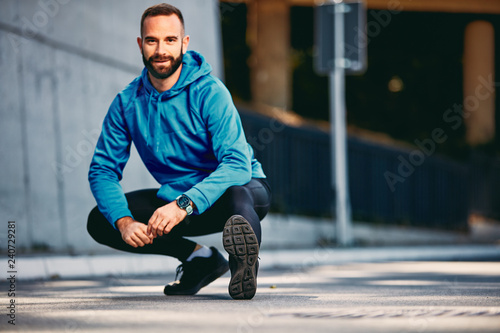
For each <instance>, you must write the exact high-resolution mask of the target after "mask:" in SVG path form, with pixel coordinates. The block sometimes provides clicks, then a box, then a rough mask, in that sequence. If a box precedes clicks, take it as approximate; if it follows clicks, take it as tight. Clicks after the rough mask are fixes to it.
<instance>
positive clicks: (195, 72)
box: [141, 51, 212, 100]
mask: <svg viewBox="0 0 500 333" xmlns="http://www.w3.org/2000/svg"><path fill="white" fill-rule="evenodd" d="M210 72H212V66H210V64H209V63H208V62H206V60H205V58H204V57H203V56H202V55H201V54H200V53H198V52H196V51H187V52H186V53H185V54H184V56H183V58H182V69H181V75H180V76H179V80H177V82H176V83H175V84H174V86H173V87H172V88H170V89H169V90H167V91H164V92H162V93H159V92H158V91H157V90H156V89H155V87H153V85H152V84H151V82H150V81H149V77H148V69H147V68H146V67H144V69H143V70H142V74H141V80H142V84H143V86H144V88H146V91H147V92H148V94H149V95H150V96H151V97H156V98H158V97H161V99H162V100H165V99H166V98H170V97H173V96H175V95H177V94H178V93H180V92H181V91H182V90H184V88H186V87H187V86H189V85H190V84H191V83H193V82H195V81H196V80H198V79H199V78H200V77H202V76H205V75H208V74H210Z"/></svg>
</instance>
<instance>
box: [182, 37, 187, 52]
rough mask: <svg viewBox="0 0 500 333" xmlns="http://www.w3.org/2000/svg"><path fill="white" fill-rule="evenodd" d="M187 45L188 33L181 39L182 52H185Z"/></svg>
mask: <svg viewBox="0 0 500 333" xmlns="http://www.w3.org/2000/svg"><path fill="white" fill-rule="evenodd" d="M188 45H189V35H187V36H184V38H183V39H182V52H183V54H185V53H186V51H187V48H188Z"/></svg>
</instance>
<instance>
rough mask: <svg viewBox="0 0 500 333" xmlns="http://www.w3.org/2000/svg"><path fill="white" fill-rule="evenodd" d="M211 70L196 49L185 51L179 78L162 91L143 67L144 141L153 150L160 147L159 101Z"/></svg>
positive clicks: (175, 94)
mask: <svg viewBox="0 0 500 333" xmlns="http://www.w3.org/2000/svg"><path fill="white" fill-rule="evenodd" d="M211 71H212V66H210V64H209V63H207V62H206V61H205V58H204V57H203V56H202V55H201V54H200V53H198V52H196V51H187V52H186V53H185V54H184V56H183V58H182V69H181V75H180V76H179V79H178V80H177V82H176V83H175V84H174V86H173V87H172V88H170V89H169V90H167V91H164V92H162V93H160V92H158V90H156V88H155V87H154V86H153V85H152V84H151V81H149V77H148V69H147V68H146V67H144V69H143V70H142V74H141V81H142V85H143V87H144V88H145V90H146V95H147V96H146V99H147V123H148V131H147V133H145V134H146V141H147V145H148V146H149V147H153V149H154V150H155V151H158V150H159V147H160V136H161V133H162V130H161V125H160V122H161V110H160V108H162V106H161V103H159V102H161V101H165V100H167V99H172V98H175V96H177V95H178V94H179V93H180V92H182V91H183V90H184V89H185V88H186V87H188V86H189V85H190V84H191V83H193V82H195V81H196V80H198V79H200V78H201V77H203V76H206V75H209V74H210V72H211Z"/></svg>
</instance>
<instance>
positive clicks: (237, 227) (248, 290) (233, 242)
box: [222, 215, 259, 299]
mask: <svg viewBox="0 0 500 333" xmlns="http://www.w3.org/2000/svg"><path fill="white" fill-rule="evenodd" d="M222 239H223V243H224V249H225V250H226V252H227V253H229V256H230V258H232V261H233V262H234V263H235V264H236V269H235V270H234V272H233V271H232V272H231V280H230V282H229V288H228V289H229V295H231V297H232V298H234V299H251V298H253V297H254V295H255V292H256V291H257V276H256V274H255V273H256V272H255V264H256V263H257V260H258V258H259V243H258V241H257V236H256V235H255V232H254V231H253V229H252V227H251V226H250V223H248V221H247V220H245V218H244V217H242V216H240V215H233V216H231V217H230V218H229V220H227V222H226V225H225V226H224V232H223V236H222Z"/></svg>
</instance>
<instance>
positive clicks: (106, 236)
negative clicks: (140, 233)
mask: <svg viewBox="0 0 500 333" xmlns="http://www.w3.org/2000/svg"><path fill="white" fill-rule="evenodd" d="M157 192H158V189H146V190H139V191H134V192H129V193H127V194H125V196H126V198H127V201H128V205H129V209H130V211H131V212H132V215H133V217H134V219H135V220H137V221H139V222H142V223H144V224H147V223H148V221H149V219H150V217H151V215H153V212H154V211H155V210H156V209H157V208H159V207H161V206H163V205H165V204H167V202H166V201H164V200H161V199H159V198H158V197H157V196H156V193H157ZM270 202H271V190H270V188H269V184H268V182H267V180H266V179H261V178H253V179H252V180H251V181H250V182H249V183H248V184H246V185H243V186H231V187H230V188H228V189H227V190H226V192H225V193H224V194H223V195H222V196H221V197H220V198H219V200H217V201H216V202H215V203H214V204H213V205H212V207H210V208H209V209H208V210H206V211H205V212H204V213H203V214H201V215H191V216H188V217H186V218H185V219H184V221H182V222H181V223H179V224H178V225H176V226H175V227H174V228H173V229H172V231H171V232H170V233H169V234H168V235H163V236H161V237H157V238H155V239H154V241H153V244H147V245H145V246H143V247H137V248H134V247H133V246H130V245H128V244H127V243H125V242H124V241H123V239H122V237H121V233H120V232H119V231H118V230H116V229H114V228H113V227H112V226H111V224H110V223H109V222H108V221H107V220H106V218H105V217H104V215H102V213H101V212H100V211H99V209H98V208H97V207H95V208H94V209H93V210H92V211H91V212H90V214H89V218H88V222H87V230H88V232H89V234H90V235H91V236H92V238H94V239H95V240H96V241H97V242H98V243H101V244H104V245H107V246H110V247H112V248H115V249H117V250H122V251H127V252H133V253H147V254H161V255H167V256H171V257H175V258H177V259H179V260H180V261H185V260H186V259H187V257H189V255H190V254H191V253H192V252H193V251H194V248H195V247H196V243H195V242H193V241H191V240H188V239H186V238H184V237H185V236H201V235H208V234H211V233H215V232H221V231H222V230H223V228H224V224H225V223H226V221H227V220H228V219H229V217H231V216H232V215H241V216H243V217H244V218H245V219H246V220H247V221H248V222H249V223H250V224H251V226H252V228H253V230H254V232H255V234H256V236H257V239H258V241H259V244H260V242H261V228H260V221H261V220H262V219H263V218H264V216H266V214H267V212H268V211H269V206H270Z"/></svg>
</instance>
